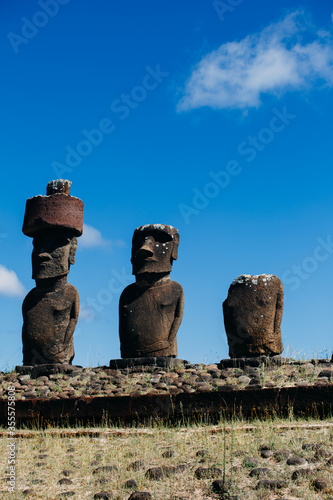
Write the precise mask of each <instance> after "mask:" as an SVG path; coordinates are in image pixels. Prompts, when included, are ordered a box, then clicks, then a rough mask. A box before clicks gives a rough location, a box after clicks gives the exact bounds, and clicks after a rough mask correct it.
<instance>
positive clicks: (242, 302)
mask: <svg viewBox="0 0 333 500" xmlns="http://www.w3.org/2000/svg"><path fill="white" fill-rule="evenodd" d="M283 302H284V292H283V285H282V283H281V280H280V279H279V278H278V277H277V276H274V275H272V274H261V275H257V276H252V275H247V274H242V275H241V276H238V278H236V279H235V280H234V281H233V283H232V284H231V286H230V288H229V292H228V297H227V299H226V300H225V301H224V303H223V314H224V325H225V330H226V333H227V337H228V344H229V355H230V357H232V358H239V357H252V356H260V355H268V356H270V355H277V354H281V352H282V351H283V344H282V338H281V321H282V314H283Z"/></svg>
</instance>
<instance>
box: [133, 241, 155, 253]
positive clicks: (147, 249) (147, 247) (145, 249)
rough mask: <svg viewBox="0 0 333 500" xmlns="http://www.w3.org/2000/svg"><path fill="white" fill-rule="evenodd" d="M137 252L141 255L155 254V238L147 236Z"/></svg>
mask: <svg viewBox="0 0 333 500" xmlns="http://www.w3.org/2000/svg"><path fill="white" fill-rule="evenodd" d="M137 254H138V255H140V256H141V257H151V256H152V255H154V251H153V239H152V238H147V239H146V240H144V242H143V244H142V245H141V247H140V248H139V250H138V251H137Z"/></svg>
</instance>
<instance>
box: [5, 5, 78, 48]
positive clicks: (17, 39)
mask: <svg viewBox="0 0 333 500" xmlns="http://www.w3.org/2000/svg"><path fill="white" fill-rule="evenodd" d="M69 1H70V0H39V2H37V4H38V6H39V7H40V8H41V9H42V10H37V11H36V12H35V13H34V15H33V16H32V18H31V19H28V18H27V17H25V16H24V17H21V21H22V23H23V24H22V27H21V33H20V34H19V35H18V34H17V33H14V32H13V31H10V32H9V33H8V34H7V38H8V40H9V42H10V44H11V46H12V48H13V50H14V52H15V54H18V53H19V47H20V46H21V45H22V44H24V45H26V44H27V43H29V42H30V40H32V39H33V38H35V36H36V35H38V33H39V30H40V28H44V26H46V25H47V23H48V22H49V18H50V17H55V16H56V15H57V14H58V12H59V5H66V4H67V3H68V2H69Z"/></svg>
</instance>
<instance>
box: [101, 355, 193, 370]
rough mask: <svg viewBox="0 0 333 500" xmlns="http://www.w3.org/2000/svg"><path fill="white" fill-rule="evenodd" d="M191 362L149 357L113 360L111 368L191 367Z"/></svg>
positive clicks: (171, 358) (165, 357)
mask: <svg viewBox="0 0 333 500" xmlns="http://www.w3.org/2000/svg"><path fill="white" fill-rule="evenodd" d="M189 365H190V362H189V361H185V360H184V359H179V358H173V357H167V356H163V357H162V356H161V357H147V358H124V359H111V360H110V368H112V369H114V370H120V369H123V368H132V367H134V366H140V367H141V366H142V367H145V366H150V367H152V366H156V367H159V368H168V369H170V368H176V367H181V366H189Z"/></svg>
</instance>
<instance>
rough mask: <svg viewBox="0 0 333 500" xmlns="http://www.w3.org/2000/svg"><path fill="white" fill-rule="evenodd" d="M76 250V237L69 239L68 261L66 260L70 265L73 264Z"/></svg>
mask: <svg viewBox="0 0 333 500" xmlns="http://www.w3.org/2000/svg"><path fill="white" fill-rule="evenodd" d="M76 249H77V238H76V236H74V238H72V239H71V247H70V250H69V259H68V260H69V263H70V264H71V265H73V264H75V254H76Z"/></svg>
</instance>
